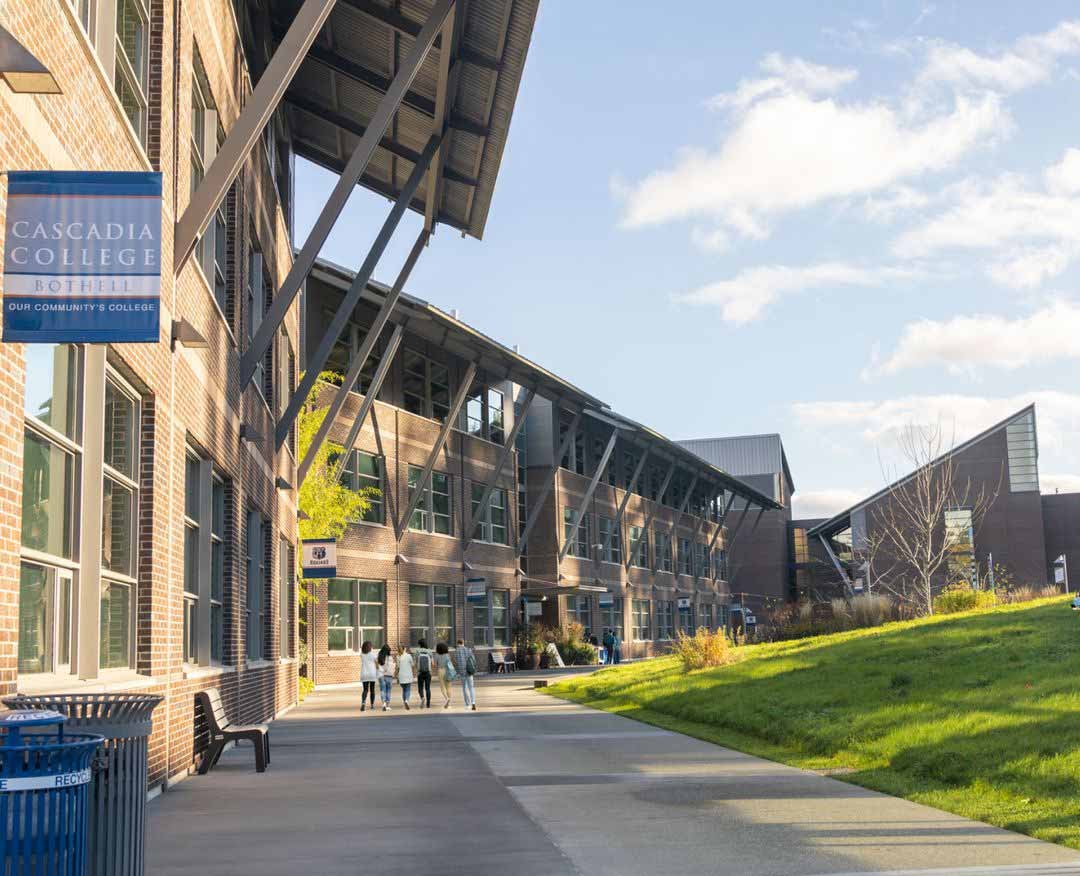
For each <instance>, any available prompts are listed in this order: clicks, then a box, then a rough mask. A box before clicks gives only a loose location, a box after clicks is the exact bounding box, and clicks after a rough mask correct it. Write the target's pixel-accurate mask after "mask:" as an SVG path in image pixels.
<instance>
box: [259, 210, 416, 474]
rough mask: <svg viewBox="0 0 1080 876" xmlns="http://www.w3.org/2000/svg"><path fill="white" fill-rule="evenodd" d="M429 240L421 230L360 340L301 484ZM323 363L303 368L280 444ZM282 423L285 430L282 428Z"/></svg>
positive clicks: (279, 428) (302, 468)
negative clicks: (298, 400) (293, 412)
mask: <svg viewBox="0 0 1080 876" xmlns="http://www.w3.org/2000/svg"><path fill="white" fill-rule="evenodd" d="M427 240H428V233H427V232H426V231H421V232H420V234H419V235H417V238H416V243H414V244H413V248H412V250H411V251H410V252H409V255H408V258H406V259H405V264H404V265H402V267H401V271H399V272H398V275H397V279H396V280H395V281H394V285H393V286H392V287H391V288H390V291H389V292H388V293H386V297H385V298H384V299H383V302H382V304H381V305H380V306H379V311H378V313H376V314H375V319H374V321H373V322H372V323H371V327H370V328H369V329H368V331H367V334H366V335H364V340H363V342H361V344H360V349H359V350H357V351H356V355H355V356H354V357H353V360H352V362H351V363H349V370H348V371H347V372H346V373H345V380H344V381H343V382H342V384H341V387H340V388H339V389H338V391H337V393H336V394H335V395H334V398H333V400H332V401H331V402H330V409H329V411H328V412H327V414H326V418H325V419H324V420H323V422H322V425H321V426H320V427H319V431H318V432H317V433H316V434H315V438H314V440H313V441H312V442H311V447H310V448H308V452H307V454H306V455H305V456H304V459H303V461H302V462H301V463H300V470H299V474H298V480H297V483H298V484H301V483H303V482H304V476H305V475H306V474H307V470H308V467H309V466H310V465H311V459H313V458H314V455H315V454H316V453H318V452H319V448H320V447H321V446H322V443H323V441H324V440H326V435H327V433H329V431H330V426H331V425H332V424H333V422H334V420H336V419H337V415H338V414H339V413H341V409H342V407H344V405H345V399H347V398H348V397H349V392H350V391H351V390H352V388H353V386H354V385H355V384H356V381H357V379H358V378H359V377H360V372H361V371H363V370H364V365H365V364H367V360H368V358H369V357H370V356H371V351H372V350H373V349H375V343H376V342H377V341H378V340H379V335H381V334H382V330H383V326H385V325H386V323H387V322H388V321H389V319H390V315H391V314H392V313H393V312H394V306H395V305H396V304H397V302H398V298H400V297H401V290H402V289H404V288H405V283H406V282H407V281H408V279H409V274H411V273H412V269H413V268H414V267H415V265H416V261H417V259H419V258H420V253H421V252H423V250H424V246H425V244H426V243H427ZM352 292H353V288H352V286H350V287H349V291H348V293H346V296H345V298H346V299H348V297H349V295H351V294H352ZM360 295H363V287H361V288H360V291H359V293H358V296H357V300H359V296H360ZM342 306H344V302H343V303H342ZM355 307H356V305H355V304H354V305H353V309H355ZM340 312H341V308H340V307H339V308H338V313H340ZM350 313H352V310H349V311H348V312H347V313H346V318H348V315H349V314H350ZM336 316H337V314H335V318H336ZM343 327H344V326H343ZM333 328H334V326H333V323H331V325H330V327H329V328H328V329H327V331H326V335H324V337H323V343H322V344H320V345H319V352H321V350H322V346H323V345H324V344H325V342H326V339H327V336H329V335H331V334H332V333H333ZM339 336H340V331H339V332H338V333H337V334H336V335H334V340H333V341H332V342H331V343H330V349H331V350H332V349H333V346H334V343H336V341H337V338H338V337H339ZM328 355H329V354H328ZM316 356H318V352H317V353H316ZM324 364H325V360H324V361H323V362H322V363H320V364H319V366H318V369H316V368H315V367H312V366H313V365H314V362H312V366H309V367H308V368H307V370H306V371H305V372H304V380H303V381H302V382H301V384H300V387H299V388H297V390H296V393H295V394H294V396H293V398H292V399H290V400H289V407H288V408H286V410H285V414H284V415H283V416H282V418H281V422H279V423H278V424H277V426H276V427H275V430H276V431H275V433H274V440H275V442H276V443H277V446H278V447H280V446H281V445H282V443H284V440H285V438H287V437H288V435H289V428H290V427H291V426H292V420H293V418H294V417H295V416H296V415H295V414H293V416H292V417H290V415H289V412H290V411H291V410H292V408H293V402H294V401H295V399H297V398H299V399H301V402H300V405H298V406H297V412H299V408H300V406H302V405H303V401H304V400H306V399H307V394H308V393H309V392H311V387H313V386H314V385H315V381H316V380H318V379H319V373H320V372H321V371H322V366H323V365H324ZM309 377H310V379H309ZM305 387H306V388H305ZM283 426H284V430H282V427H283Z"/></svg>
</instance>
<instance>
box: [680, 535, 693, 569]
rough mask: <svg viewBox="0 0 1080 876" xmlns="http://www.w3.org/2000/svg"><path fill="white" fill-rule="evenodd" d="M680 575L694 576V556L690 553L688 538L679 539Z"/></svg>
mask: <svg viewBox="0 0 1080 876" xmlns="http://www.w3.org/2000/svg"><path fill="white" fill-rule="evenodd" d="M679 574H680V575H693V574H694V564H693V555H692V554H691V553H690V539H688V538H680V539H679Z"/></svg>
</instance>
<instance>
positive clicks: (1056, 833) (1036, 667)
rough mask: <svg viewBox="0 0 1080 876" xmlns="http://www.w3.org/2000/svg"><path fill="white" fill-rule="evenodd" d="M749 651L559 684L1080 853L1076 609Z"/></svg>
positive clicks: (912, 626)
mask: <svg viewBox="0 0 1080 876" xmlns="http://www.w3.org/2000/svg"><path fill="white" fill-rule="evenodd" d="M744 651H745V657H744V659H742V660H741V661H740V662H738V663H736V664H734V665H732V666H727V667H723V668H719V669H704V670H699V671H696V672H692V673H689V674H687V673H684V672H683V671H682V669H681V667H680V666H679V665H678V664H677V663H676V661H675V660H674V659H671V658H664V659H660V660H650V661H645V662H642V663H636V664H628V665H624V666H620V667H612V668H609V669H604V670H601V671H600V672H598V673H596V674H595V675H591V676H585V677H580V678H576V679H572V680H568V681H565V682H562V683H560V684H558V685H556V686H553V687H552V688H549V689H548V692H549V693H551V694H553V695H555V696H559V697H565V698H566V699H570V700H574V701H576V702H580V703H584V704H586V705H589V706H594V707H596V708H600V709H605V710H607V711H611V712H618V713H620V714H623V715H626V716H627V717H631V718H636V719H638V720H641V721H645V722H648V723H650V724H656V725H658V726H661V727H666V728H668V729H672V730H677V731H680V732H683V733H686V734H688V735H691V736H696V737H698V738H701V739H707V740H709V741H711V742H716V743H719V744H720V745H725V746H728V747H730V748H735V749H738V750H740V751H745V752H749V753H751V754H756V755H760V756H762V757H766V758H770V759H772V760H777V761H782V762H784V763H788V764H792V765H795V766H799V767H804V768H807V769H814V770H830V771H837V773H838V774H837V778H841V779H842V780H844V781H848V782H854V783H855V784H858V785H863V786H865V787H868V788H874V789H877V790H880V791H885V792H887V793H890V794H896V795H899V796H902V797H907V798H908V799H910V800H915V801H918V802H920V803H925V804H928V805H930V806H936V807H938V808H940V809H945V810H948V811H949V812H955V813H957V814H958V815H963V816H967V817H969V818H975V819H978V820H980V821H985V822H989V823H990V824H995V825H999V826H1001V827H1005V828H1009V829H1010V830H1016V831H1020V832H1022V833H1026V834H1030V835H1031V836H1035V837H1038V838H1040V839H1044V840H1048V841H1051V842H1056V843H1061V844H1063V845H1067V846H1072V847H1073V848H1080V612H1072V611H1070V610H1069V606H1068V603H1067V602H1066V601H1065V600H1063V599H1061V598H1058V599H1053V600H1041V601H1038V602H1030V603H1024V604H1021V605H1011V606H1004V607H1001V608H996V609H990V610H985V611H978V612H969V613H966V614H957V615H948V616H942V617H934V618H924V619H922V620H917V621H912V622H905V623H895V624H888V625H886V626H884V627H877V628H875V629H866V630H856V631H853V632H848V633H840V634H836V635H830V636H820V637H816V638H812V639H803V640H801V641H793V642H780V643H774V644H766V645H754V646H749V647H747V648H745V649H744Z"/></svg>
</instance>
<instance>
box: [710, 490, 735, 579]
mask: <svg viewBox="0 0 1080 876" xmlns="http://www.w3.org/2000/svg"><path fill="white" fill-rule="evenodd" d="M720 495H721V496H723V493H721V494H720ZM734 502H735V494H734V493H732V494H731V498H730V499H728V500H727V505H726V506H725V507H724V511H723V513H722V514H721V515H720V520H719V521H717V524H716V531H715V532H714V533H713V534H712V540H711V541H710V542H709V559H710V560H711V559H712V552H713V548H715V547H716V540H717V539H718V538H719V537H720V533H721V532H723V531H724V521H725V520H727V515H728V511H730V510H731V506H732V504H733V503H734ZM724 549H725V550H727V545H726V544H725V545H724ZM719 577H720V576H719V575H718V574H714V575H713V576H712V582H713V584H715V583H716V579H717V578H719Z"/></svg>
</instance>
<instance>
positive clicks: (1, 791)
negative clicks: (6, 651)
mask: <svg viewBox="0 0 1080 876" xmlns="http://www.w3.org/2000/svg"><path fill="white" fill-rule="evenodd" d="M66 720H67V718H66V716H65V715H62V714H60V713H59V712H52V711H43V710H32V711H29V710H27V711H21V710H17V711H10V712H0V873H3V874H5V876H32V874H38V873H50V874H57V876H83V873H84V872H85V868H86V824H87V815H88V805H87V804H88V799H89V789H90V777H91V775H92V772H93V770H92V764H93V761H94V755H95V753H96V752H97V750H98V748H99V747H100V746H101V744H102V743H103V742H104V739H103V738H102V737H101V736H99V735H96V734H92V733H65V732H64V722H65V721H66ZM53 727H55V728H56V732H55V733H52V732H49V731H50V729H51V728H53Z"/></svg>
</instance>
